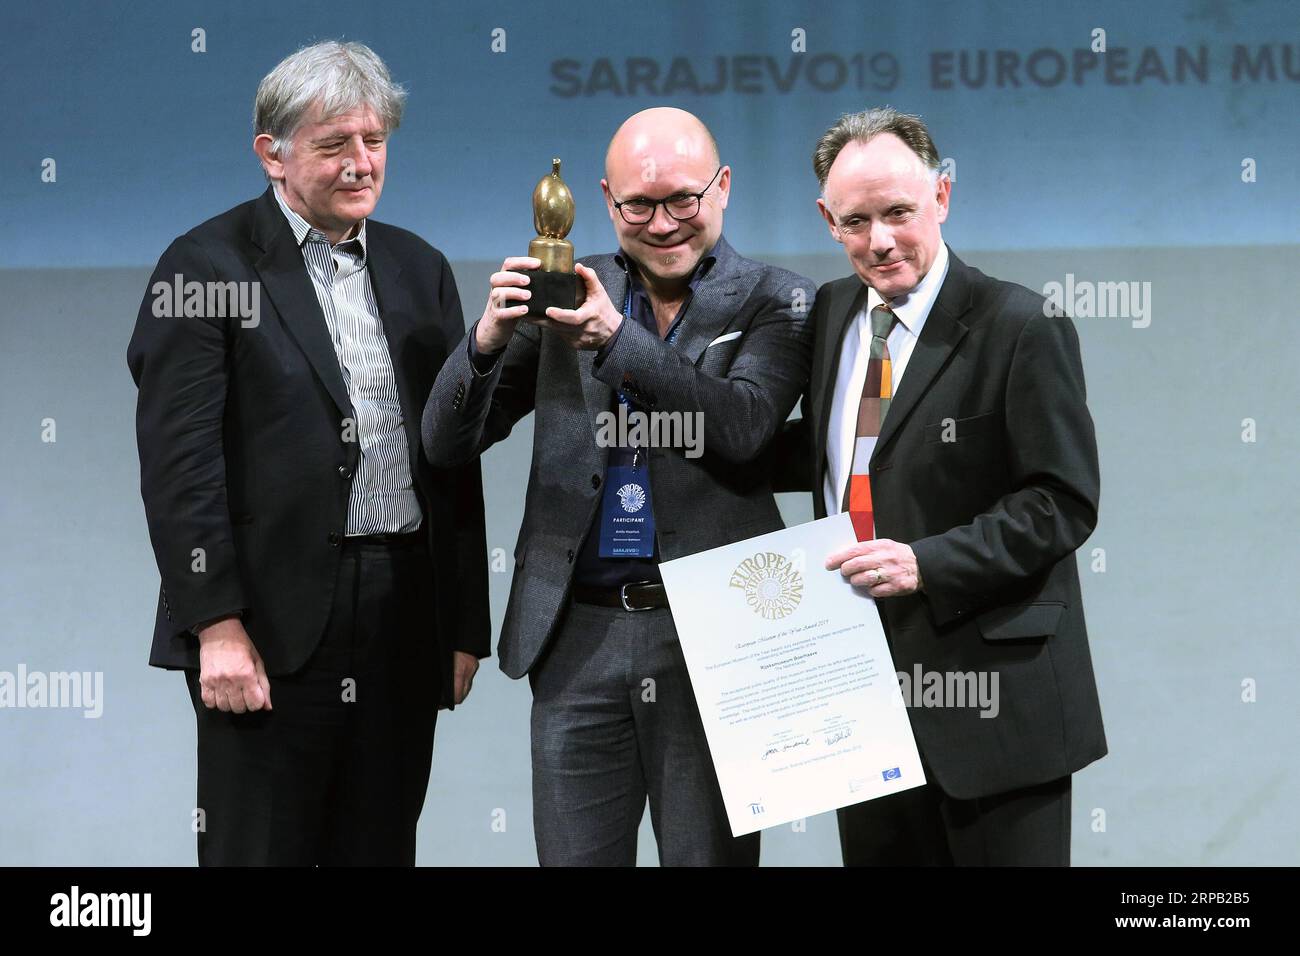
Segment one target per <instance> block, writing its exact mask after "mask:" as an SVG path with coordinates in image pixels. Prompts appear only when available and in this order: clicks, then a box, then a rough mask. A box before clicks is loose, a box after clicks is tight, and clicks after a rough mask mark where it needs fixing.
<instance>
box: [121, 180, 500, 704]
mask: <svg viewBox="0 0 1300 956" xmlns="http://www.w3.org/2000/svg"><path fill="white" fill-rule="evenodd" d="M366 246H367V248H366V254H367V268H368V269H369V272H370V279H371V284H372V285H373V287H374V291H375V298H376V300H377V302H378V305H379V311H380V317H381V321H382V323H383V326H384V334H385V336H386V338H387V340H388V350H389V354H390V355H391V357H392V362H393V370H394V373H395V375H396V380H397V386H398V391H399V394H400V397H401V404H402V413H403V416H404V418H405V430H406V438H407V442H408V444H409V446H410V451H411V475H412V479H413V482H414V484H415V488H416V495H417V497H418V498H419V501H420V507H421V510H422V512H423V516H424V520H423V523H422V525H421V529H422V530H423V531H424V532H425V534H426V535H427V536H428V538H429V544H430V553H431V555H432V557H433V563H434V577H433V580H431V581H430V582H429V587H430V588H431V589H433V592H434V598H435V601H436V604H435V606H436V608H437V620H436V621H430V622H429V637H430V640H438V641H439V642H440V645H441V650H442V651H443V653H444V654H445V655H447V659H446V660H444V662H443V663H444V664H446V665H447V666H445V667H444V669H443V677H444V682H443V683H444V687H443V699H444V700H443V702H444V703H450V700H451V693H450V682H451V677H452V669H451V667H450V659H449V658H450V654H451V652H452V650H453V649H456V650H462V651H466V652H468V653H472V654H475V655H477V656H479V657H483V656H486V655H487V654H488V653H490V647H491V645H490V635H491V625H490V622H489V617H488V598H487V548H486V542H485V536H484V525H483V494H482V485H481V479H480V474H479V467H478V464H477V462H472V463H468V464H465V465H462V466H459V467H457V468H450V469H435V468H432V467H430V465H429V464H428V462H427V461H426V460H425V459H424V456H423V455H421V454H420V453H419V449H420V434H419V421H420V412H421V410H422V408H423V406H424V400H425V398H426V397H427V396H428V394H429V389H430V387H431V386H432V384H433V378H434V375H435V374H436V373H437V370H438V369H439V368H440V367H441V366H442V363H443V361H444V360H445V359H446V357H447V354H448V351H449V349H451V348H452V346H454V345H455V344H456V343H457V342H459V341H460V340H461V338H462V337H463V335H464V320H463V318H462V315H461V308H460V300H459V297H458V296H457V294H456V283H455V280H454V279H453V278H452V274H451V269H450V267H449V266H448V264H447V260H446V259H445V258H443V256H442V254H441V253H439V252H438V251H437V250H436V249H434V248H433V247H432V246H430V245H429V244H428V243H426V242H425V241H424V240H422V239H421V238H419V237H418V236H416V235H415V234H414V233H411V232H407V231H406V230H405V229H398V228H396V227H394V226H388V225H384V224H383V223H380V222H376V221H374V220H373V219H371V220H368V221H367V225H366ZM176 274H180V275H182V276H183V277H184V281H187V282H188V281H195V280H196V281H199V282H207V281H222V282H229V281H236V282H257V283H259V284H260V308H261V314H260V323H259V324H258V325H257V326H255V327H249V328H245V327H244V326H243V323H242V322H241V320H240V318H239V317H238V316H234V317H230V318H217V317H206V318H158V317H156V316H155V315H154V312H153V302H154V296H153V293H152V291H151V290H152V289H153V286H154V283H155V282H158V281H162V282H165V283H167V284H169V285H170V284H171V283H172V282H173V277H174V276H175V275H176ZM127 362H128V364H129V366H130V369H131V374H132V377H133V378H134V379H135V382H136V385H137V386H139V390H140V391H139V402H138V407H137V411H136V432H137V438H138V443H139V450H140V488H141V494H142V496H143V498H144V506H145V514H146V516H147V517H148V521H149V535H150V538H151V540H152V542H153V548H154V554H155V556H156V558H157V561H158V568H159V570H160V572H161V575H162V588H161V593H160V595H159V601H158V614H157V620H156V624H155V628H154V638H153V650H152V653H151V654H150V658H149V662H150V664H153V665H154V666H157V667H165V668H197V667H198V664H199V657H198V640H197V638H195V637H194V635H193V633H192V629H193V628H194V627H195V626H196V625H197V624H199V623H202V622H205V621H208V620H211V619H213V618H216V617H219V616H221V615H223V614H226V613H229V612H232V611H237V610H240V609H243V622H244V627H245V628H246V629H247V631H248V634H249V637H250V638H251V639H252V641H253V644H254V646H256V648H257V651H258V653H259V654H260V655H261V656H262V659H263V662H264V663H265V666H266V669H267V673H268V674H270V675H272V676H275V675H282V674H287V673H290V672H292V671H294V670H296V669H297V668H299V667H300V666H301V665H303V664H304V663H306V661H307V659H308V657H309V656H310V655H311V653H312V651H313V650H314V649H315V647H316V645H317V643H318V642H319V640H320V638H321V636H322V634H323V633H324V628H325V621H326V617H327V616H328V614H329V610H330V605H331V598H332V595H333V592H334V583H335V578H336V576H337V569H338V564H339V555H340V545H341V541H342V535H343V533H344V531H345V528H346V517H347V505H348V496H349V494H350V491H351V486H352V475H353V473H354V471H355V470H356V466H357V463H358V460H359V456H360V450H359V447H358V444H357V442H356V441H355V438H353V437H351V434H350V432H349V430H348V429H347V428H346V421H347V420H349V419H350V420H352V421H355V415H354V413H353V410H352V406H351V403H350V401H349V399H348V393H347V390H346V388H345V387H344V384H343V377H342V372H341V371H340V369H339V363H338V358H337V356H336V354H335V352H334V346H333V344H332V342H331V340H330V335H329V330H328V327H327V326H326V324H325V317H324V315H323V314H322V312H321V308H320V304H319V303H318V301H317V299H316V293H315V290H314V288H313V286H312V282H311V278H310V277H309V276H308V274H307V269H306V266H305V265H304V263H303V259H302V253H301V251H300V250H299V247H298V246H297V244H296V243H295V242H294V237H293V231H292V229H291V228H290V226H289V223H288V221H287V220H286V219H285V217H284V214H283V212H281V210H280V208H279V205H278V204H277V203H276V200H275V196H274V195H273V194H272V192H271V189H270V188H268V189H267V191H266V192H265V193H263V194H262V195H261V196H260V197H259V198H257V199H255V200H252V201H251V202H246V203H243V204H242V205H239V206H236V207H235V208H234V209H231V210H229V211H228V212H225V213H222V214H221V215H219V216H217V217H215V218H213V219H210V220H208V221H207V222H205V223H203V224H202V225H200V226H197V227H195V228H194V229H192V230H190V231H189V232H188V233H186V234H185V235H183V236H181V237H180V238H178V239H177V240H175V241H174V242H173V243H172V244H171V245H170V246H169V247H168V248H167V251H166V252H164V253H163V255H162V258H161V259H160V260H159V261H158V267H157V268H156V269H155V270H154V274H153V276H152V277H151V278H150V280H149V289H148V290H146V292H145V296H144V300H143V301H142V302H141V305H140V313H139V316H138V318H137V320H136V326H135V333H134V334H133V335H132V337H131V344H130V347H129V350H128V352H127ZM196 548H202V549H203V550H204V552H205V555H204V560H205V562H206V568H205V569H204V570H203V571H201V572H197V571H195V570H193V567H194V562H195V558H194V557H193V551H194V549H196Z"/></svg>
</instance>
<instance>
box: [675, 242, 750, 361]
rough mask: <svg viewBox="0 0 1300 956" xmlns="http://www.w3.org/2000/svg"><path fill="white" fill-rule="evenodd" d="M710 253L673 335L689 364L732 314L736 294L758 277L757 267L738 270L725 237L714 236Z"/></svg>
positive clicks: (736, 307) (736, 306)
mask: <svg viewBox="0 0 1300 956" xmlns="http://www.w3.org/2000/svg"><path fill="white" fill-rule="evenodd" d="M713 255H714V257H715V258H714V263H713V266H712V267H711V268H710V269H709V271H708V273H707V274H705V275H704V276H703V277H702V278H701V279H700V281H699V282H698V283H697V284H696V286H695V291H694V292H693V293H691V304H690V307H689V308H688V309H687V310H686V317H685V318H684V319H682V330H681V334H680V335H678V337H677V345H676V349H677V351H678V352H680V353H681V354H682V355H684V356H686V357H687V358H688V359H690V361H691V364H692V365H693V364H695V363H696V362H698V361H699V360H700V356H702V355H703V354H704V350H705V349H707V348H708V347H709V343H710V342H712V341H713V340H714V339H716V338H717V337H718V336H719V335H721V334H722V332H723V330H724V329H726V327H727V325H728V324H729V323H730V322H731V320H732V319H734V318H735V317H736V314H737V311H738V310H739V307H740V304H741V301H742V300H741V298H739V297H740V296H742V294H743V293H745V292H747V291H749V290H750V289H752V288H753V287H754V285H755V284H756V283H757V282H758V278H759V273H758V271H757V270H754V271H752V272H748V273H746V272H741V271H739V267H740V264H741V262H740V257H739V256H738V255H736V252H735V250H734V249H732V248H731V246H730V245H729V244H728V242H727V240H726V239H723V238H722V237H718V242H717V245H716V246H715V247H714V250H713Z"/></svg>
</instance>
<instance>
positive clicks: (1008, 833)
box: [839, 766, 1070, 866]
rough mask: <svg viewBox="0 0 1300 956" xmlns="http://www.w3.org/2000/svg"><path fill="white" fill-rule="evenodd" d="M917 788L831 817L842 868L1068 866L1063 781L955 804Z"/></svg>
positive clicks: (931, 787)
mask: <svg viewBox="0 0 1300 956" xmlns="http://www.w3.org/2000/svg"><path fill="white" fill-rule="evenodd" d="M925 773H926V779H927V780H929V781H930V782H929V783H927V784H925V785H924V786H920V787H914V788H913V789H911V790H903V791H901V792H899V793H893V794H890V795H889V796H887V797H880V798H879V799H877V800H868V801H866V802H865V803H857V804H854V805H853V806H850V807H845V808H843V809H841V810H840V811H839V824H840V849H841V852H842V853H843V857H844V865H845V866H1069V865H1070V777H1069V776H1068V775H1067V776H1064V777H1061V778H1060V779H1057V780H1052V781H1049V782H1048V783H1044V784H1039V785H1037V786H1032V787H1024V788H1021V789H1018V790H1009V791H1007V792H1005V793H998V794H994V795H992V796H989V797H979V798H977V799H974V800H956V799H954V798H952V797H950V796H948V795H947V794H945V793H944V792H943V791H942V790H941V789H940V788H939V786H938V785H937V784H936V783H934V774H933V773H932V772H931V771H930V769H929V767H928V766H927V767H926V768H925Z"/></svg>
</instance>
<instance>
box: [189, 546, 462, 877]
mask: <svg viewBox="0 0 1300 956" xmlns="http://www.w3.org/2000/svg"><path fill="white" fill-rule="evenodd" d="M342 547H343V553H342V554H341V555H340V560H339V572H338V573H339V577H338V583H337V586H336V588H335V591H334V602H333V606H332V608H331V610H330V615H329V621H328V623H327V625H326V628H325V633H324V635H323V636H322V638H321V642H320V644H319V645H318V646H317V648H316V650H315V652H314V653H313V655H312V657H311V658H310V659H309V660H308V662H307V664H306V665H304V667H302V668H301V669H300V670H299V671H297V672H295V673H294V674H291V675H287V676H283V677H272V678H271V679H270V684H271V704H272V707H273V709H272V710H269V711H268V710H261V711H257V712H249V713H244V714H235V713H223V712H221V711H219V710H215V709H212V710H209V709H208V708H207V707H206V706H204V704H203V702H202V699H201V698H200V696H199V691H200V688H199V679H198V678H199V675H198V673H197V672H196V671H187V672H186V680H187V682H188V684H189V689H190V696H191V700H192V702H193V705H194V713H195V716H196V720H197V722H198V809H199V810H200V811H201V813H198V814H196V815H195V825H196V828H197V829H198V852H199V864H200V865H201V866H221V865H242V866H280V865H288V866H311V865H401V866H413V865H414V864H415V829H416V821H417V820H418V818H419V815H420V810H421V808H422V807H423V805H424V796H425V790H426V788H427V786H428V782H429V765H430V761H431V759H432V754H433V731H434V724H435V722H436V719H437V715H438V703H439V689H440V687H441V671H440V661H439V655H438V651H437V647H436V640H435V637H436V635H435V632H434V622H433V613H432V611H433V608H432V600H431V588H432V581H433V577H432V570H431V566H430V560H429V556H428V553H427V549H426V547H425V545H424V544H423V542H421V541H419V540H418V538H414V539H411V538H408V539H405V540H404V541H402V542H401V543H398V544H392V543H376V542H374V541H358V540H352V539H345V543H344V544H343V546H342ZM250 623H251V622H250ZM254 641H255V642H256V638H254Z"/></svg>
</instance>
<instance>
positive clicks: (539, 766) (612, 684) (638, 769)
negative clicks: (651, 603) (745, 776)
mask: <svg viewBox="0 0 1300 956" xmlns="http://www.w3.org/2000/svg"><path fill="white" fill-rule="evenodd" d="M528 676H529V683H530V684H531V685H532V689H533V711H532V754H533V825H534V831H535V833H536V837H537V858H538V861H539V862H540V863H541V864H542V865H543V866H555V865H571V866H572V865H594V866H633V865H635V863H636V842H637V829H638V827H639V825H640V823H641V817H642V816H643V815H644V813H645V806H646V801H647V799H648V800H649V804H650V820H651V823H652V824H653V826H654V832H655V839H656V841H657V842H658V845H659V861H660V863H661V864H662V865H664V866H682V865H685V866H756V865H757V864H758V848H759V839H758V834H757V833H753V834H749V835H747V836H744V837H741V838H739V839H736V838H734V837H732V835H731V828H730V826H729V825H728V823H727V814H726V811H725V809H724V808H723V803H722V794H721V791H720V790H719V788H718V780H717V776H716V775H715V773H714V771H713V762H712V760H711V759H710V757H709V746H708V742H707V741H706V740H705V737H704V727H703V724H702V723H701V722H700V714H699V710H698V708H697V707H696V703H695V696H694V694H693V692H692V690H691V683H690V679H689V677H688V676H687V671H686V662H685V659H684V658H683V657H682V649H681V644H680V643H678V640H677V630H676V628H675V627H674V626H673V619H672V614H671V613H670V612H669V611H667V610H661V609H660V610H651V611H634V612H628V611H624V610H622V609H619V608H605V607H596V606H593V605H586V604H571V605H570V606H569V608H568V611H567V612H566V614H565V617H564V620H563V621H561V623H560V624H559V626H558V633H556V634H555V635H554V636H553V638H552V643H551V646H550V647H549V648H548V649H547V651H546V653H545V655H544V656H543V658H542V659H541V660H540V661H539V662H538V663H537V664H536V665H534V667H533V669H532V671H530V672H529V675H528Z"/></svg>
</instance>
